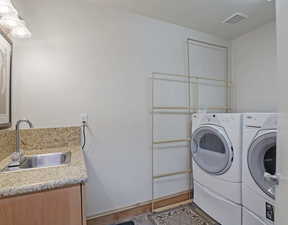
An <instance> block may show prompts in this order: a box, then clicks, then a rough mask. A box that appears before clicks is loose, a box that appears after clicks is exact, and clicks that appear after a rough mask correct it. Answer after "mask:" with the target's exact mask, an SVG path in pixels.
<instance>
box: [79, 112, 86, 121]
mask: <svg viewBox="0 0 288 225" xmlns="http://www.w3.org/2000/svg"><path fill="white" fill-rule="evenodd" d="M80 120H81V122H82V123H83V122H85V123H88V114H87V113H81V114H80Z"/></svg>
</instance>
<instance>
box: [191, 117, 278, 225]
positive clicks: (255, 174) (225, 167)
mask: <svg viewBox="0 0 288 225" xmlns="http://www.w3.org/2000/svg"><path fill="white" fill-rule="evenodd" d="M276 135H277V114H272V113H247V114H239V113H215V114H194V115H192V142H191V144H192V157H193V176H194V202H195V203H196V204H197V205H198V206H199V207H200V208H202V209H203V210H204V211H205V212H206V213H207V214H209V215H210V216H211V217H213V218H214V219H215V220H217V221H218V222H219V223H220V224H222V225H231V224H233V225H264V224H265V225H267V224H269V225H270V224H273V222H274V208H275V185H276V184H277V176H276Z"/></svg>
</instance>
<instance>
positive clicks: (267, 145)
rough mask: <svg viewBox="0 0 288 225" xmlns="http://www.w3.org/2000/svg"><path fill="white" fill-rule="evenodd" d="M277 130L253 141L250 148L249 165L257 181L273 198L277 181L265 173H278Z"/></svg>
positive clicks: (270, 174)
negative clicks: (267, 177) (268, 177)
mask: <svg viewBox="0 0 288 225" xmlns="http://www.w3.org/2000/svg"><path fill="white" fill-rule="evenodd" d="M276 136H277V134H276V132H269V133H265V134H263V135H260V136H259V137H257V138H255V140H254V141H253V142H252V143H251V145H250V147H249V150H248V156H247V157H248V158H247V160H248V167H249V170H250V174H251V176H252V177H253V179H254V181H255V183H256V184H257V185H258V186H259V187H260V188H261V189H262V191H263V192H264V193H266V194H267V195H268V196H270V197H271V198H273V199H274V198H275V182H273V180H269V179H265V175H266V176H267V175H268V176H274V175H275V174H276Z"/></svg>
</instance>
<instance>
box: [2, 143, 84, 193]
mask: <svg viewBox="0 0 288 225" xmlns="http://www.w3.org/2000/svg"><path fill="white" fill-rule="evenodd" d="M67 151H71V153H72V154H71V162H70V163H69V164H66V165H61V166H57V167H48V168H38V169H27V170H21V171H19V170H18V171H13V172H4V173H0V198H3V197H8V196H13V195H18V194H25V193H31V192H38V191H43V190H49V189H54V188H59V187H65V186H69V185H73V184H80V183H85V182H86V181H87V179H88V175H87V169H86V165H85V159H84V155H83V152H82V150H81V148H80V146H66V147H55V148H47V149H38V150H37V149H35V150H30V151H27V152H26V151H25V152H24V154H25V155H33V154H45V153H52V152H67ZM9 161H10V157H6V158H5V159H3V160H1V161H0V168H1V169H2V168H4V167H5V166H7V164H8V162H9Z"/></svg>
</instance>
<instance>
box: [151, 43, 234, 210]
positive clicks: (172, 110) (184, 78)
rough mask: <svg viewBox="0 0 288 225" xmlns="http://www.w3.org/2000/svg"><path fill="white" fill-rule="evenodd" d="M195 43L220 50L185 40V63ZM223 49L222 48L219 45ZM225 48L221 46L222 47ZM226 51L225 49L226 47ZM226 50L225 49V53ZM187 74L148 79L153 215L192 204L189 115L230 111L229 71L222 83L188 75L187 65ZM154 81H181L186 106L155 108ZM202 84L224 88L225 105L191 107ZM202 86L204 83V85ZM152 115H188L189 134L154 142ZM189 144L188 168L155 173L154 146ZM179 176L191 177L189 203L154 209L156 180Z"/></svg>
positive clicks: (156, 74)
mask: <svg viewBox="0 0 288 225" xmlns="http://www.w3.org/2000/svg"><path fill="white" fill-rule="evenodd" d="M191 41H193V42H197V43H199V44H200V45H202V44H203V45H204V44H205V45H211V46H212V47H219V46H218V45H214V44H209V43H206V42H202V41H197V40H193V39H188V40H187V56H188V62H189V55H190V53H189V45H190V44H191V43H190V42H191ZM220 47H223V46H220ZM223 48H224V47H223ZM225 48H226V47H225ZM227 51H228V50H227ZM188 67H189V68H188V75H184V74H172V73H162V72H153V73H152V76H151V79H152V212H153V213H157V212H161V211H164V210H168V209H170V208H175V207H178V206H181V205H184V204H188V203H190V202H192V195H191V190H192V185H193V181H192V155H191V138H190V137H191V132H190V131H191V129H190V128H191V126H192V121H191V117H190V116H189V115H191V114H193V113H195V112H198V111H199V110H207V111H214V112H215V111H224V112H229V111H231V107H230V98H229V97H230V96H228V95H230V89H231V88H232V82H230V81H229V80H228V69H227V77H226V79H225V80H221V79H214V78H212V77H205V76H197V75H191V74H190V65H189V63H188ZM156 81H164V82H180V83H185V84H187V89H188V91H187V92H188V93H187V95H188V96H187V97H188V105H186V106H166V105H154V97H155V96H154V94H155V90H154V89H155V82H156ZM203 81H204V82H205V81H213V82H215V84H211V83H210V84H209V85H219V83H220V85H222V87H223V88H226V106H223V107H219V106H209V107H202V106H199V103H198V101H197V100H195V99H194V101H193V102H196V104H194V105H193V106H191V105H192V104H191V98H192V97H194V98H197V99H198V95H199V93H198V92H199V90H198V86H199V85H202V84H203ZM191 84H195V85H196V87H195V89H196V91H195V90H193V91H194V93H193V94H195V96H191V95H192V90H191V89H192V88H191ZM203 85H205V83H204V84H203ZM155 114H183V115H188V116H189V120H188V121H187V123H188V124H189V132H188V135H187V136H188V137H185V138H180V139H165V140H155V138H154V119H155V118H154V115H155ZM181 142H182V143H188V148H187V150H188V151H189V168H187V169H186V170H183V171H176V172H171V173H163V174H157V175H155V174H154V163H155V162H154V161H155V159H154V153H155V151H157V150H159V149H156V148H155V146H156V145H162V144H171V143H181ZM181 174H190V176H189V187H188V189H189V190H187V191H189V200H186V201H183V202H178V203H176V204H172V205H168V206H164V207H161V208H155V201H157V200H156V199H157V198H155V197H156V196H155V181H156V180H159V179H161V178H164V177H172V176H177V175H181Z"/></svg>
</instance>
